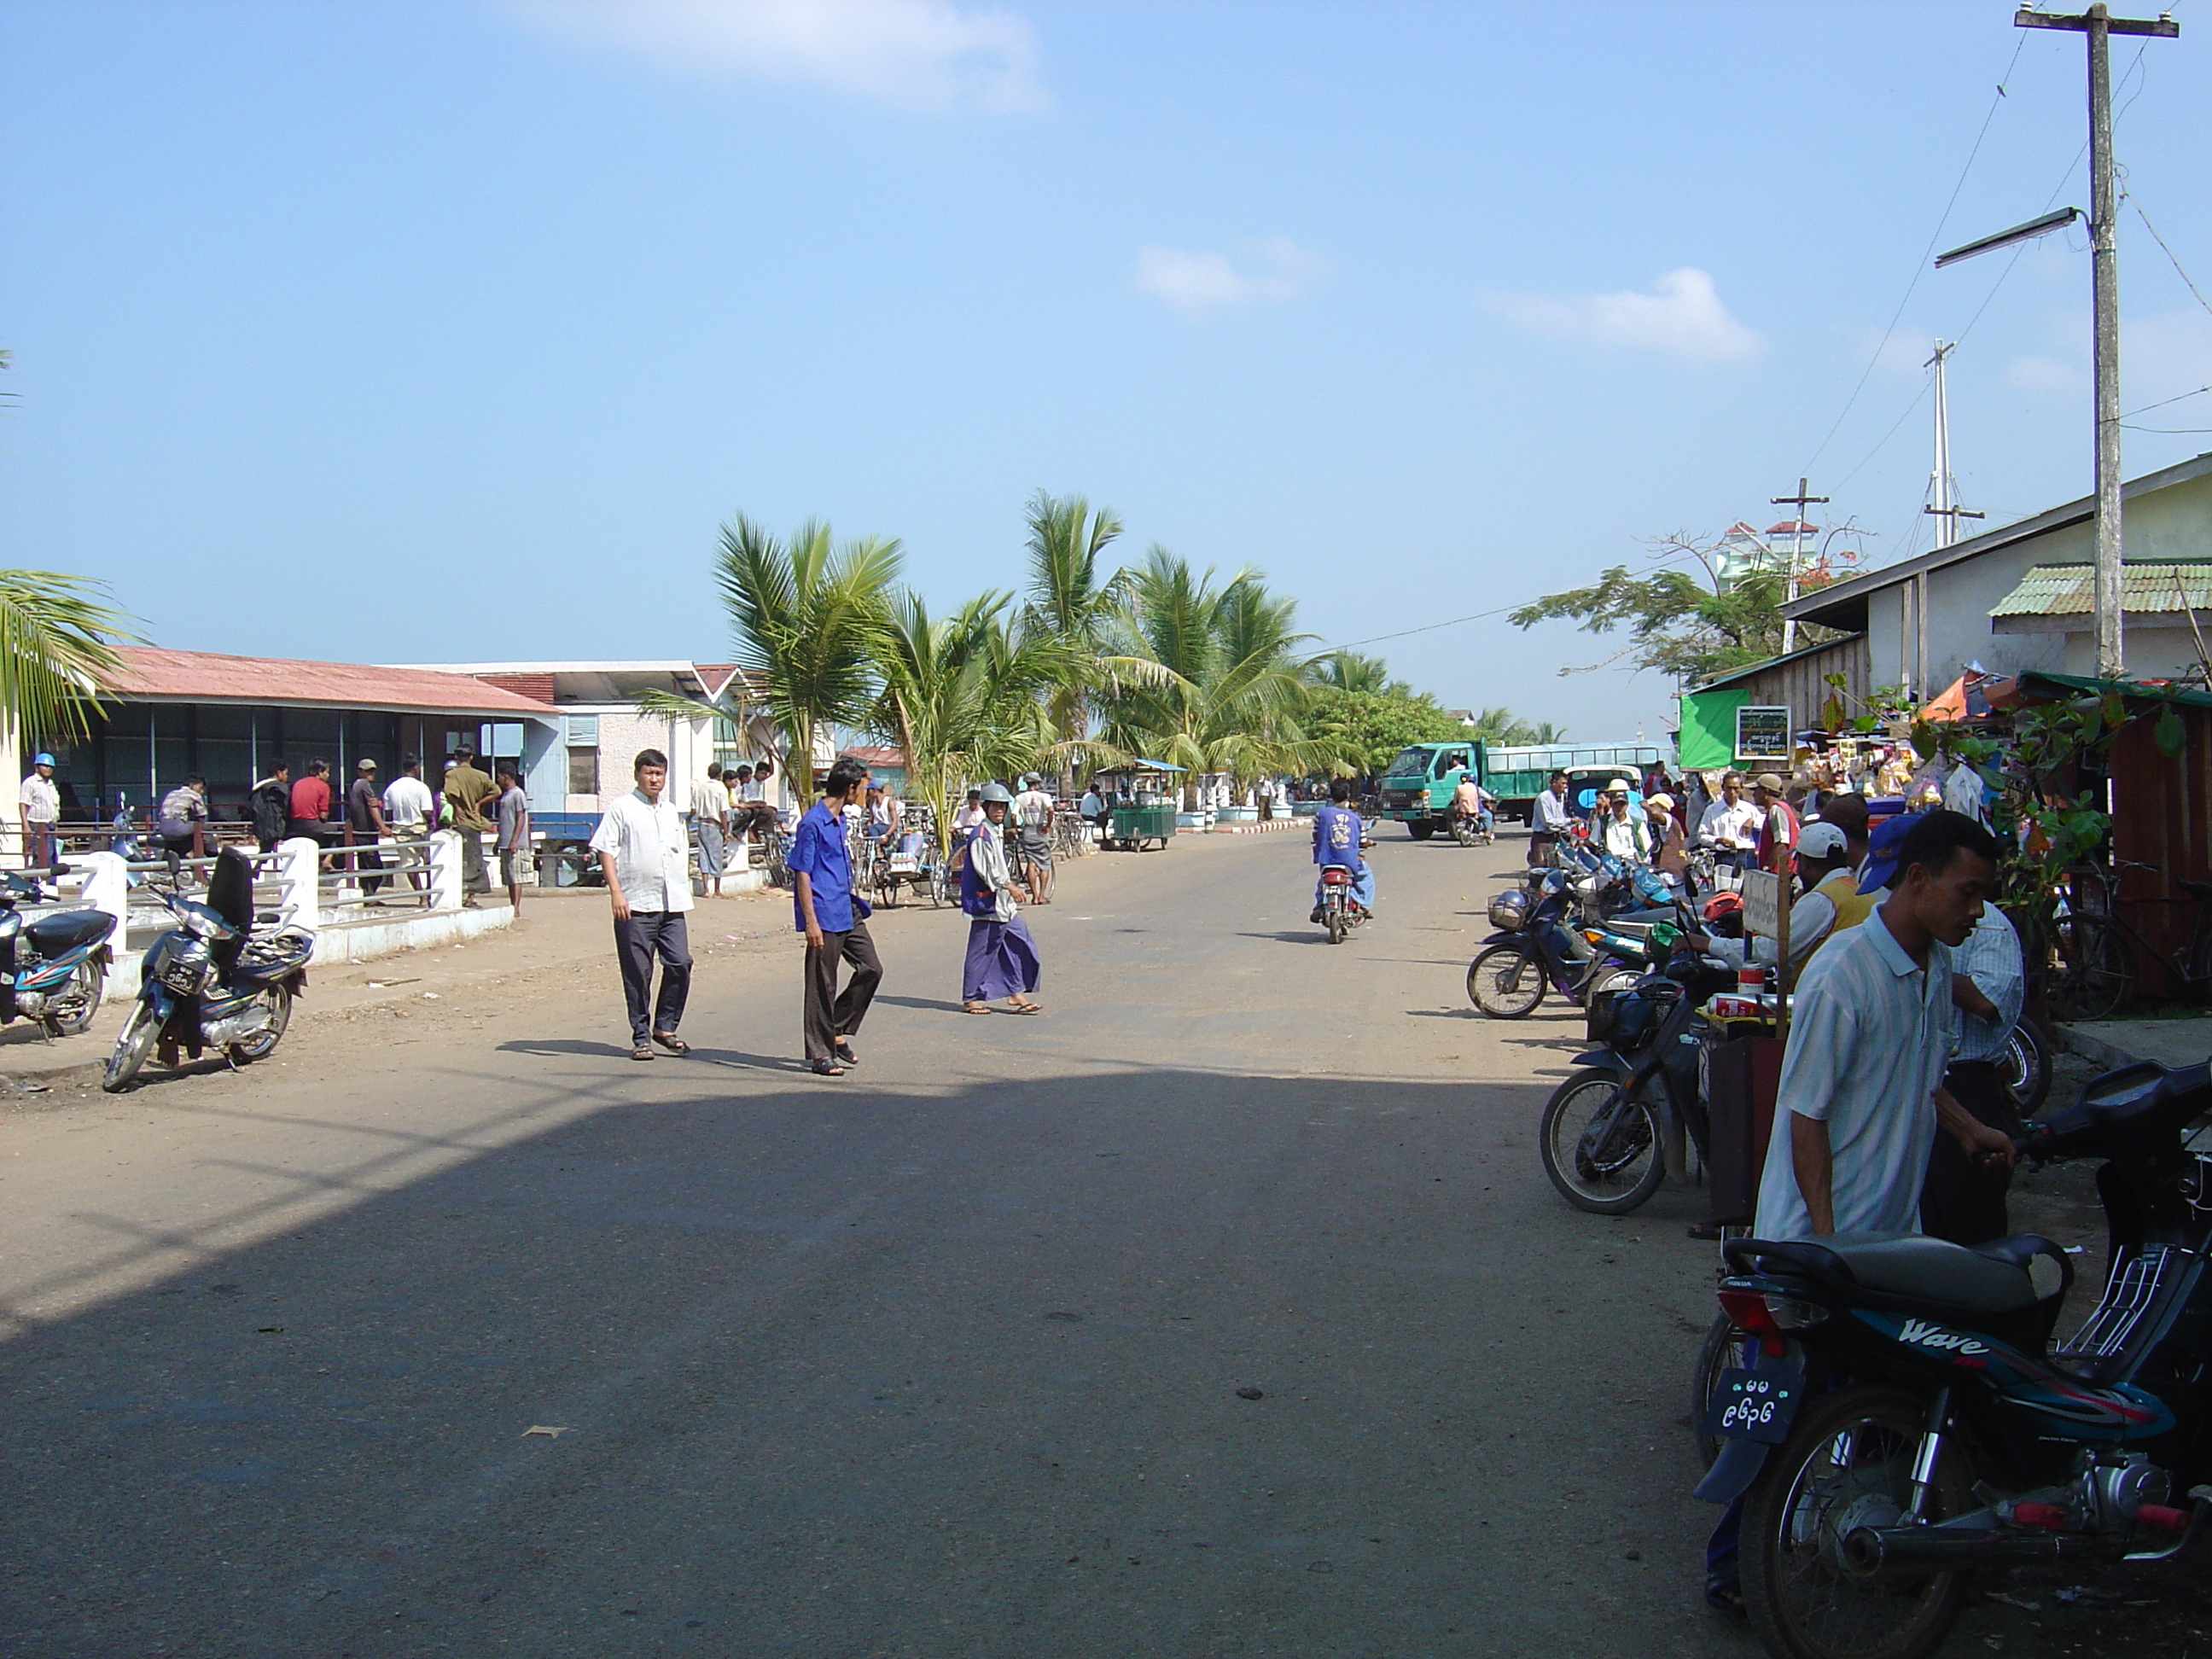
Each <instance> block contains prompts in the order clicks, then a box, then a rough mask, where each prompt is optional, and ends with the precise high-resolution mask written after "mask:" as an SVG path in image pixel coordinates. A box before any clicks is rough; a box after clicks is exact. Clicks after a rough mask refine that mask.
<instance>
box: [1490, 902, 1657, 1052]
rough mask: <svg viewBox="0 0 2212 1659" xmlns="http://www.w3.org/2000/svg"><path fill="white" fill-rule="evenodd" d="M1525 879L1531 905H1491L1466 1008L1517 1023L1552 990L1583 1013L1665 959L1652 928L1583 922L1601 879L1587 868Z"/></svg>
mask: <svg viewBox="0 0 2212 1659" xmlns="http://www.w3.org/2000/svg"><path fill="white" fill-rule="evenodd" d="M1532 873H1533V875H1534V880H1533V881H1532V882H1530V883H1529V884H1528V885H1529V886H1530V887H1533V888H1534V890H1535V892H1536V894H1537V896H1536V897H1535V898H1534V900H1533V901H1532V900H1531V899H1530V897H1529V895H1528V891H1527V890H1523V889H1519V888H1516V889H1511V890H1507V891H1505V892H1503V893H1499V894H1498V895H1497V896H1494V897H1493V898H1492V900H1491V901H1490V909H1489V916H1490V925H1491V926H1492V927H1495V928H1497V929H1498V931H1497V932H1496V933H1492V934H1491V935H1490V936H1489V937H1488V938H1487V939H1484V940H1483V942H1482V944H1483V948H1482V949H1481V950H1480V951H1477V952H1476V953H1475V957H1474V961H1473V962H1471V963H1468V969H1467V994H1468V1000H1469V1001H1471V1002H1473V1003H1474V1006H1476V1007H1477V1008H1480V1010H1481V1011H1482V1012H1484V1013H1486V1014H1488V1015H1489V1016H1490V1017H1491V1018H1493V1019H1522V1018H1527V1017H1528V1015H1529V1014H1531V1013H1533V1012H1535V1010H1536V1007H1537V1005H1539V1004H1540V1003H1541V1002H1542V1001H1543V1000H1544V997H1545V994H1546V993H1547V991H1552V990H1556V991H1558V992H1559V994H1560V995H1561V996H1564V997H1565V998H1567V999H1568V1000H1570V1001H1572V1002H1577V1003H1582V1004H1585V1005H1586V1004H1587V1003H1588V1001H1589V999H1590V998H1591V997H1592V996H1594V995H1595V994H1598V993H1600V992H1603V991H1609V990H1616V989H1620V988H1622V987H1626V986H1628V985H1630V984H1632V983H1633V982H1634V981H1635V980H1636V979H1637V977H1638V975H1641V974H1643V973H1644V972H1645V971H1646V970H1647V969H1650V968H1651V967H1652V966H1654V965H1656V963H1658V962H1660V961H1662V960H1664V959H1665V957H1666V955H1667V951H1668V948H1669V946H1670V945H1672V943H1673V939H1672V938H1671V937H1670V936H1667V935H1663V934H1662V935H1661V936H1659V937H1658V939H1657V941H1656V943H1655V935H1654V929H1655V927H1657V926H1658V925H1659V924H1656V923H1654V922H1652V921H1626V920H1613V921H1603V922H1599V921H1595V920H1590V921H1585V920H1584V913H1585V912H1586V911H1589V912H1595V910H1596V909H1597V908H1598V904H1597V893H1598V890H1599V882H1600V879H1601V871H1600V870H1599V868H1598V866H1596V865H1595V864H1591V865H1589V866H1583V865H1579V864H1575V863H1567V864H1563V865H1562V866H1560V867H1559V868H1557V869H1551V870H1540V871H1536V872H1532ZM1668 914H1671V913H1668Z"/></svg>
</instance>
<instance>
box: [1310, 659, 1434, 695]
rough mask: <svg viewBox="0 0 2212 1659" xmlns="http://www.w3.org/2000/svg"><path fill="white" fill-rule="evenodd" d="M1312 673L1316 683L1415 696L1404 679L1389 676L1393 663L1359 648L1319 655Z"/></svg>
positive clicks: (1354, 689)
mask: <svg viewBox="0 0 2212 1659" xmlns="http://www.w3.org/2000/svg"><path fill="white" fill-rule="evenodd" d="M1310 673H1311V677H1312V679H1313V683H1314V684H1316V685H1328V686H1334V687H1335V688H1336V689H1337V690H1340V691H1376V692H1380V693H1381V694H1382V695H1383V696H1387V697H1410V696H1413V687H1412V686H1410V685H1408V684H1406V682H1405V681H1403V680H1394V679H1392V678H1390V665H1389V664H1388V663H1386V662H1384V661H1383V659H1382V658H1380V657H1370V656H1364V655H1363V654H1362V653H1359V652H1357V651H1331V652H1329V653H1327V654H1326V655H1324V656H1319V657H1316V658H1315V659H1313V662H1312V664H1311V665H1310Z"/></svg>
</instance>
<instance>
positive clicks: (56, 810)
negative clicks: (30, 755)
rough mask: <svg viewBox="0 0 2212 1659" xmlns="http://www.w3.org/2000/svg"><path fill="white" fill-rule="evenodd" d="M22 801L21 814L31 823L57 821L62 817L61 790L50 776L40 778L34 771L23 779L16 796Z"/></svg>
mask: <svg viewBox="0 0 2212 1659" xmlns="http://www.w3.org/2000/svg"><path fill="white" fill-rule="evenodd" d="M18 799H21V801H22V803H23V816H24V817H27V818H28V819H29V820H30V821H31V822H32V823H60V822H61V817H62V792H61V791H60V790H59V789H58V788H57V787H55V786H54V781H53V780H52V779H51V778H42V777H40V775H38V774H37V773H36V772H33V773H32V774H31V775H30V776H29V777H27V778H25V779H24V780H23V787H22V789H21V793H20V794H19V796H18Z"/></svg>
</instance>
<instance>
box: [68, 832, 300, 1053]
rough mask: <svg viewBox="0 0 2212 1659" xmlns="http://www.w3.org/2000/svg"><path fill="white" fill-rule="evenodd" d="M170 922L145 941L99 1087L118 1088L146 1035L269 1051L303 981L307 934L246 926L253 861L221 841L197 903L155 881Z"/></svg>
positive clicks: (143, 1048) (151, 1042)
mask: <svg viewBox="0 0 2212 1659" xmlns="http://www.w3.org/2000/svg"><path fill="white" fill-rule="evenodd" d="M157 896H158V897H159V898H160V899H161V902H162V903H164V904H166V905H167V906H168V908H169V909H170V911H171V913H172V914H173V915H175V917H176V919H177V922H178V925H177V926H176V927H173V928H172V929H170V930H169V931H168V932H167V933H163V934H161V937H160V938H158V939H155V941H154V943H153V944H152V945H149V946H148V947H147V951H146V959H145V963H144V965H143V968H142V969H140V978H139V985H138V1002H137V1006H135V1007H134V1008H132V1009H131V1016H130V1018H128V1019H126V1020H125V1022H124V1025H123V1032H122V1035H121V1036H118V1038H117V1039H116V1042H115V1052H114V1053H113V1054H111V1055H110V1056H109V1057H108V1061H107V1070H106V1073H105V1074H104V1075H103V1076H102V1077H101V1078H100V1087H101V1088H103V1089H105V1090H106V1091H108V1092H109V1093H110V1094H113V1093H116V1092H117V1091H120V1090H123V1089H127V1088H128V1087H130V1086H131V1082H132V1080H133V1079H136V1078H137V1075H138V1073H139V1071H140V1069H141V1068H142V1067H143V1066H144V1065H145V1064H146V1060H147V1059H148V1057H149V1055H151V1054H153V1052H154V1049H155V1044H156V1043H167V1044H169V1045H172V1046H180V1047H182V1048H184V1049H185V1050H186V1051H187V1052H188V1053H189V1054H191V1057H192V1058H193V1059H194V1060H197V1059H198V1058H199V1057H200V1055H201V1054H203V1053H204V1051H205V1050H207V1049H209V1048H215V1049H217V1050H220V1051H221V1052H222V1053H223V1054H226V1055H228V1057H229V1059H230V1061H231V1063H232V1064H233V1065H245V1064H247V1063H249V1062H251V1061H253V1060H261V1059H264V1058H265V1057H266V1056H267V1055H269V1054H272V1053H274V1052H275V1050H276V1045H277V1044H278V1043H279V1042H282V1041H283V1037H284V1031H285V1028H286V1027H287V1026H288V1025H289V1024H291V1019H292V1000H293V999H294V998H295V997H296V996H298V995H300V994H301V993H302V992H304V991H305V990H306V989H307V959H308V958H309V957H312V956H313V954H314V951H315V936H314V935H313V933H309V932H308V931H307V930H306V929H305V928H301V927H280V928H278V929H276V931H275V932H273V933H259V934H257V933H254V932H253V866H252V862H251V861H250V860H247V859H246V857H245V855H244V854H240V853H239V852H238V851H237V850H236V849H235V848H225V849H224V850H223V852H222V854H220V855H219V856H218V857H217V859H216V867H215V871H214V872H213V874H212V875H211V876H210V878H209V880H208V899H207V902H206V903H204V904H202V903H199V902H196V901H194V900H191V899H188V898H185V897H184V896H182V895H181V894H178V893H174V892H169V891H166V890H157Z"/></svg>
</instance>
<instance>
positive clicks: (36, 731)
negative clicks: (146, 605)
mask: <svg viewBox="0 0 2212 1659" xmlns="http://www.w3.org/2000/svg"><path fill="white" fill-rule="evenodd" d="M107 591H108V590H107V586H106V583H104V582H101V581H98V580H94V579H93V578H92V577H89V576H72V575H68V574H64V573H62V572H60V571H54V570H0V713H4V714H5V715H6V717H7V719H8V720H10V721H12V722H13V724H14V726H15V730H16V732H18V733H19V734H20V735H21V737H22V738H25V739H35V738H41V737H54V738H70V739H76V738H82V737H83V736H84V735H85V733H86V732H87V731H88V728H89V724H90V721H91V720H92V719H93V717H94V716H96V715H98V714H100V713H102V712H103V711H102V707H101V703H100V697H101V696H102V694H103V693H105V692H106V690H108V689H109V688H110V687H111V686H112V684H114V681H115V679H116V677H117V676H118V675H119V674H120V673H121V672H122V671H123V659H122V658H121V657H120V656H119V655H118V654H117V653H116V650H115V647H116V646H117V645H118V644H123V645H143V643H144V642H145V641H144V639H143V636H142V635H139V634H138V633H137V631H136V630H135V629H133V628H132V626H131V623H133V621H134V620H135V619H134V618H132V617H130V616H128V615H127V614H125V612H124V611H119V610H118V609H117V608H116V607H115V606H113V605H109V604H107V603H106V600H105V599H104V597H102V596H104V595H105V594H106V592H107Z"/></svg>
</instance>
